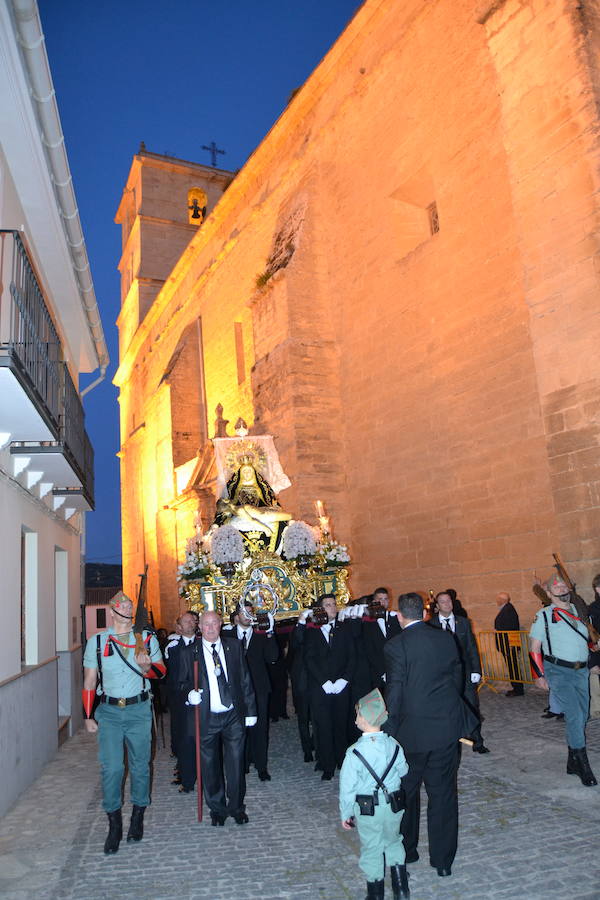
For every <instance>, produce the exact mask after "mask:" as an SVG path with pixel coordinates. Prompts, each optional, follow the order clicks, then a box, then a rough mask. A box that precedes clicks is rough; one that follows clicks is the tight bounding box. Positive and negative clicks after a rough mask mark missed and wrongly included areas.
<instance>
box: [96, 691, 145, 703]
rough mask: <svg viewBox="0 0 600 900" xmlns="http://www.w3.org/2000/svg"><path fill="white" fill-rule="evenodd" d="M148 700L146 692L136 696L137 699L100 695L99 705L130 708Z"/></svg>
mask: <svg viewBox="0 0 600 900" xmlns="http://www.w3.org/2000/svg"><path fill="white" fill-rule="evenodd" d="M147 699H148V691H142V693H141V694H138V695H137V697H107V696H106V694H102V696H101V697H100V703H110V705H111V706H121V707H123V706H131V705H132V703H143V701H144V700H147Z"/></svg>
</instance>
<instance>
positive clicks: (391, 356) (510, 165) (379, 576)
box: [115, 0, 600, 627]
mask: <svg viewBox="0 0 600 900" xmlns="http://www.w3.org/2000/svg"><path fill="white" fill-rule="evenodd" d="M598 25H599V23H598V16H597V12H596V4H592V3H589V2H585V3H580V4H578V5H577V7H576V8H572V5H571V4H569V3H566V2H565V0H548V2H545V3H543V4H542V3H538V2H537V0H505V2H497V3H480V2H476V0H440V2H438V3H435V4H423V3H421V2H418V0H407V2H404V3H402V4H399V3H395V2H393V0H367V2H366V3H364V4H363V5H362V6H361V8H360V9H359V11H358V12H357V14H356V16H355V17H354V19H353V21H352V22H351V23H350V24H349V25H348V27H347V28H346V30H345V31H344V33H343V34H342V35H341V37H340V38H339V40H338V41H337V42H336V44H335V45H334V46H333V47H332V48H331V50H330V52H329V53H328V54H327V56H326V57H325V58H324V59H323V61H322V62H321V63H320V64H319V66H318V67H317V68H316V69H315V71H314V72H313V74H312V75H311V76H310V77H309V78H308V80H307V81H306V83H305V84H304V85H303V87H302V88H301V90H300V91H299V92H298V93H297V94H296V95H295V96H294V98H293V100H292V101H291V102H290V103H289V105H288V106H287V108H286V109H285V111H284V112H283V114H282V115H281V117H280V118H279V120H278V121H277V122H276V123H275V125H274V126H273V127H272V129H271V130H270V132H269V133H268V135H267V136H266V137H265V139H264V141H263V142H262V143H261V144H260V146H259V147H258V148H257V149H256V150H255V151H254V153H253V154H252V156H251V157H250V158H249V160H248V162H247V163H246V165H245V166H244V167H243V168H242V169H241V171H240V172H239V173H238V174H237V175H236V176H235V178H234V177H233V175H232V174H231V173H227V172H224V171H223V170H220V169H212V168H211V167H207V166H199V165H196V164H194V163H185V162H183V161H181V160H176V159H173V158H171V157H161V156H159V155H158V154H153V153H150V152H149V151H145V150H144V151H141V152H140V153H138V154H137V155H136V156H135V158H134V161H133V164H132V169H131V173H130V175H129V178H128V181H127V185H126V188H125V191H124V195H123V201H122V203H121V206H120V209H119V214H118V221H119V222H120V223H121V224H122V226H123V235H124V251H123V257H122V260H121V272H122V278H123V307H122V311H121V315H120V317H119V330H120V339H121V356H120V366H119V370H118V372H117V375H116V379H115V381H116V383H117V384H118V386H119V389H120V414H121V452H120V457H121V474H122V500H123V564H124V587H125V589H126V590H128V591H131V590H133V586H134V583H135V581H136V578H137V574H138V573H139V572H141V571H143V566H144V564H145V563H148V565H149V582H148V586H149V600H150V603H151V605H152V607H153V610H154V614H155V620H156V621H157V623H158V622H161V623H164V624H167V625H169V624H170V623H171V622H172V620H173V619H174V618H175V616H176V615H177V613H178V612H179V611H180V610H181V608H182V606H181V604H182V600H181V598H180V595H179V592H178V586H177V580H176V573H177V569H178V566H179V565H181V563H182V562H183V560H184V558H185V551H186V541H187V539H188V538H189V536H190V535H193V534H194V520H195V518H196V517H197V516H198V515H199V516H200V517H201V520H202V522H203V523H204V524H205V525H207V524H208V523H209V522H211V521H212V515H213V511H214V506H215V502H216V499H217V497H218V492H217V483H216V470H215V461H214V453H213V448H212V444H211V442H210V439H211V438H212V437H213V436H214V435H218V434H219V432H218V430H217V428H216V427H215V426H214V425H213V422H214V418H215V410H216V409H217V406H218V405H219V404H220V405H221V406H222V410H221V413H220V418H219V417H217V419H218V421H220V422H221V424H222V422H223V421H225V420H227V419H228V420H230V424H229V426H227V427H228V428H229V430H228V431H227V432H226V433H227V434H231V433H232V432H231V430H232V427H233V426H234V425H235V422H236V420H237V418H238V417H242V418H243V419H244V420H245V422H247V423H248V429H249V433H250V437H252V435H259V434H271V435H273V437H274V440H275V444H276V446H277V450H278V453H279V456H280V458H281V462H282V465H283V468H284V469H285V471H286V472H287V473H288V475H289V478H290V481H291V487H289V488H287V489H286V491H285V493H284V498H282V499H283V505H284V506H285V509H286V510H287V511H288V512H289V513H290V514H291V515H292V517H293V518H294V519H299V520H310V517H311V516H313V515H314V513H313V510H314V501H315V499H316V498H321V499H322V501H323V502H324V503H325V505H326V508H327V510H328V512H329V513H330V514H331V516H332V518H333V520H334V521H335V523H336V528H337V530H338V532H339V534H340V535H341V536H343V538H344V540H345V541H346V540H347V542H348V546H349V549H350V552H351V555H352V560H353V566H352V570H351V571H352V574H351V581H350V588H351V591H352V593H353V594H354V595H360V594H364V593H367V592H370V591H372V590H373V588H374V587H375V586H376V585H378V584H387V585H389V587H390V588H391V590H392V591H393V593H395V594H397V593H398V592H399V591H400V590H406V589H415V588H417V589H423V590H427V589H429V588H431V589H434V590H436V591H437V590H439V589H442V588H445V587H447V586H448V585H450V586H452V587H454V588H456V589H457V590H458V591H459V594H460V596H461V598H462V600H463V603H464V605H465V606H466V608H467V609H468V611H469V613H470V614H471V615H472V616H473V617H474V618H475V620H476V624H477V625H478V626H479V627H489V626H490V625H491V622H492V619H493V616H494V609H493V604H492V603H491V600H492V598H493V597H494V596H495V594H496V593H497V592H498V591H499V590H506V591H509V592H510V594H511V596H512V598H513V601H515V602H516V605H517V606H518V608H519V611H520V613H521V617H522V618H521V621H522V622H523V623H526V622H527V619H528V618H529V617H530V616H532V615H533V613H534V611H535V609H536V607H537V601H536V600H535V598H534V596H533V594H532V593H531V584H532V571H533V570H536V571H537V572H538V573H539V574H540V576H541V577H545V575H547V574H549V572H550V570H551V563H552V555H551V554H552V552H558V553H560V555H561V557H562V558H563V560H564V561H565V563H566V564H567V566H568V568H569V570H570V573H571V575H572V577H573V579H574V580H575V581H577V582H578V586H579V589H580V591H581V592H582V593H583V594H584V596H586V598H587V599H590V598H591V592H590V588H589V584H590V581H591V577H592V576H593V575H594V574H595V572H596V571H597V569H599V568H600V547H599V543H598V537H597V536H598V533H599V532H600V489H599V487H598V485H600V459H599V454H598V444H599V441H600V433H599V430H600V400H599V397H600V371H599V366H600V356H599V355H598V353H597V347H598V346H599V345H600V344H599V337H600V335H599V330H600V329H599V325H600V319H599V311H598V304H597V297H598V287H599V285H598V272H599V271H600V267H599V264H598V241H597V233H598V218H599V217H598V199H597V198H598V196H600V194H599V191H598V172H600V166H599V164H598V163H599V158H598V157H599V153H598V135H599V134H600V129H599V128H598V124H599V123H598V114H597V110H598V108H599V104H598V99H599V98H598V96H597V93H598V91H597V84H598V79H597V73H596V63H595V60H596V59H597V51H598V35H599V28H598ZM192 189H198V190H200V191H203V192H204V193H205V194H206V198H207V203H206V215H204V213H202V218H201V219H200V218H199V217H198V218H196V219H194V220H192V218H191V214H192V213H193V203H191V202H190V198H191V199H193V196H192V195H191V194H190V191H192ZM198 196H200V195H198ZM200 199H202V197H200ZM197 205H198V207H199V206H200V200H198V204H197ZM190 206H191V207H192V209H190ZM201 209H204V207H201ZM192 221H193V222H194V223H195V224H190V222H192ZM186 466H189V467H191V468H194V469H195V472H194V477H193V478H191V479H190V478H187V479H184V478H183V476H184V471H185V467H186ZM188 474H189V473H188ZM182 480H184V481H185V484H186V485H187V487H186V489H185V490H184V491H182V490H180V486H181V484H182V483H183V482H182Z"/></svg>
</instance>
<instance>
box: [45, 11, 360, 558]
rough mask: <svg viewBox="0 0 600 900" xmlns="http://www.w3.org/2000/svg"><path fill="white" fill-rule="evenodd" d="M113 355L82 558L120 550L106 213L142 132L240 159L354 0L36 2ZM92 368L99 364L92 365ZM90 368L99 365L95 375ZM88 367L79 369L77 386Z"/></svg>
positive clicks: (99, 401) (113, 303)
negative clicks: (210, 147)
mask: <svg viewBox="0 0 600 900" xmlns="http://www.w3.org/2000/svg"><path fill="white" fill-rule="evenodd" d="M38 3H39V8H40V15H41V19H42V27H43V29H44V33H45V36H46V46H47V51H48V57H49V59H50V67H51V70H52V77H53V79H54V87H55V89H56V94H57V99H58V106H59V109H60V114H61V119H62V125H63V131H64V134H65V138H66V143H67V152H68V155H69V161H70V164H71V172H72V174H73V180H74V182H75V190H76V194H77V200H78V204H79V210H80V215H81V221H82V224H83V233H84V235H85V238H86V242H87V248H88V254H89V258H90V263H91V266H92V274H93V278H94V284H95V288H96V295H97V298H98V303H99V304H100V309H101V312H102V320H103V323H104V330H105V333H106V339H107V343H108V348H109V351H110V355H111V366H110V369H109V372H108V376H107V379H106V381H105V382H104V383H103V384H102V385H100V387H97V388H95V389H94V390H93V391H92V392H91V393H90V394H88V395H87V397H86V398H85V408H86V423H87V425H86V427H87V430H88V432H89V434H90V437H91V439H92V442H93V444H94V447H95V451H96V511H95V512H94V513H90V514H89V515H88V518H87V522H88V554H87V558H88V560H95V561H104V562H119V561H120V559H121V531H120V515H119V466H118V459H117V458H116V455H115V454H116V453H117V450H118V449H119V425H118V404H117V391H116V388H115V387H113V385H112V377H113V375H114V372H115V370H116V367H117V363H118V349H117V347H118V344H117V329H116V326H115V324H114V323H115V321H116V318H117V316H118V314H119V306H120V298H119V276H118V272H117V268H116V267H117V263H118V261H119V256H120V252H121V243H120V229H119V228H118V227H117V226H116V225H115V224H114V221H113V220H114V215H115V212H116V209H117V206H118V204H119V200H120V197H121V190H122V187H123V184H124V182H125V178H126V177H127V173H128V171H129V167H130V165H131V159H132V156H133V154H134V153H136V152H137V150H138V148H139V145H140V141H142V140H143V141H145V143H146V147H147V149H148V150H151V151H152V152H154V153H169V154H173V155H175V156H179V157H181V158H182V159H189V160H194V161H198V162H202V163H205V164H209V163H210V157H209V154H208V153H206V151H203V150H201V147H202V145H203V144H210V143H211V141H213V140H215V141H216V142H217V143H218V146H219V147H222V148H224V149H225V150H226V155H225V156H220V157H219V159H218V165H219V166H220V167H222V168H226V169H232V170H234V169H239V168H240V167H241V166H243V164H244V162H245V161H246V159H247V158H248V156H249V155H250V153H251V152H252V151H253V150H254V148H255V147H256V146H257V145H258V144H259V143H260V141H261V140H262V138H263V137H264V136H265V134H266V133H267V131H268V130H269V128H270V127H271V125H272V124H273V123H274V122H275V120H276V119H277V117H278V116H279V115H280V114H281V112H282V111H283V109H284V107H285V105H286V102H287V99H288V97H289V94H290V92H291V91H292V90H294V88H296V87H298V86H299V85H301V84H302V83H303V82H304V81H305V80H306V78H307V77H308V75H310V73H311V71H312V70H313V69H314V68H315V66H316V65H317V63H318V62H319V60H320V59H321V58H322V57H323V56H324V54H325V53H326V52H327V50H328V49H329V48H330V46H331V45H332V44H333V43H334V41H335V40H336V38H337V37H338V36H339V35H340V34H341V32H342V31H343V29H344V27H345V25H346V24H347V22H348V21H349V20H350V19H351V18H352V16H353V15H354V13H355V12H356V10H357V9H358V7H359V6H360V2H359V0H302V2H300V3H292V2H289V0H221V2H213V3H207V2H206V0H171V2H170V3H166V2H165V0H102V2H101V3H98V2H96V0H38ZM96 374H97V373H96ZM92 377H96V376H92ZM89 381H90V378H89V377H84V378H83V379H82V386H85V384H87V383H89Z"/></svg>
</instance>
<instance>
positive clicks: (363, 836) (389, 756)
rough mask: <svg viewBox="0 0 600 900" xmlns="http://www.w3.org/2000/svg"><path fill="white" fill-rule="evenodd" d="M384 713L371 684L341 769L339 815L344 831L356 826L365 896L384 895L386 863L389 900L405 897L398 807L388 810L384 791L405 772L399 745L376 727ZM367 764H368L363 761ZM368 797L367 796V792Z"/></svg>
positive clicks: (390, 789)
mask: <svg viewBox="0 0 600 900" xmlns="http://www.w3.org/2000/svg"><path fill="white" fill-rule="evenodd" d="M387 718H388V714H387V710H386V708H385V703H384V702H383V697H382V696H381V693H380V691H379V690H378V689H377V688H376V689H375V690H373V691H371V692H370V693H369V694H367V695H366V696H365V697H362V698H361V699H360V700H359V701H358V703H357V704H356V726H357V728H358V729H359V730H360V731H362V732H363V733H362V736H361V737H360V738H359V739H358V741H357V742H356V743H355V744H353V745H352V746H351V747H348V750H347V751H346V756H345V759H344V763H343V765H342V769H341V771H340V816H341V819H342V827H343V828H344V829H346V830H349V829H350V828H352V827H353V826H354V825H355V824H356V826H357V829H358V836H359V838H360V858H359V863H358V864H359V866H360V868H361V869H362V871H363V872H364V873H365V875H366V877H367V900H370V898H380V897H383V896H384V884H385V882H384V877H385V864H386V862H387V863H388V865H389V866H390V871H391V875H392V889H393V892H394V900H400V898H405V897H409V896H410V892H409V890H408V875H407V872H406V865H405V862H404V861H405V853H404V845H403V843H402V837H401V835H400V834H399V830H400V821H401V819H402V811H398V812H393V811H392V808H391V807H392V803H390V802H388V799H389V795H388V794H386V792H384V791H383V790H382V789H381V788H380V787H378V784H377V779H376V778H375V777H374V775H373V774H371V772H370V771H369V766H370V768H371V770H372V772H373V773H374V774H375V775H377V776H378V779H379V780H380V781H382V782H383V784H384V785H385V788H386V789H387V791H388V792H397V791H399V788H400V780H401V778H402V776H403V775H406V773H407V772H408V766H407V764H406V760H405V758H404V752H403V750H402V747H401V746H400V744H399V743H398V742H397V741H396V740H394V738H393V737H390V735H388V734H385V733H384V732H383V731H381V730H380V729H381V725H383V723H384V722H386V721H387ZM365 763H367V765H365ZM369 795H370V796H369Z"/></svg>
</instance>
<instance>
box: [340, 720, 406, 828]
mask: <svg viewBox="0 0 600 900" xmlns="http://www.w3.org/2000/svg"><path fill="white" fill-rule="evenodd" d="M355 747H356V749H357V750H358V752H359V753H360V754H362V756H364V758H365V759H366V760H367V762H368V763H369V765H370V766H371V768H372V769H373V771H375V772H377V774H378V775H379V777H380V778H381V776H382V775H383V773H384V772H385V770H386V769H387V767H388V765H389V762H390V760H391V758H392V756H393V755H394V750H395V749H396V747H400V744H399V743H398V741H396V740H394V738H393V737H391V736H390V735H389V734H385V733H384V732H383V731H375V732H373V733H371V734H367V733H365V734H363V735H361V737H360V738H359V739H358V740H357V742H356V743H355V744H353V745H352V746H351V747H348V749H347V750H346V756H345V757H344V763H343V765H342V769H341V771H340V818H341V819H342V821H345V820H346V819H349V818H350V816H352V815H354V804H355V800H356V795H357V794H372V793H373V791H374V790H375V788H376V787H377V783H376V782H375V779H374V778H373V776H372V775H371V774H370V772H369V771H368V769H367V768H366V766H365V764H364V763H363V762H361V760H360V759H359V758H358V756H356V755H355V754H354V753H353V752H352V751H353V749H354V748H355ZM407 772H408V766H407V764H406V759H405V758H404V751H403V749H402V747H400V749H399V751H398V756H397V757H396V761H395V763H394V765H393V766H392V768H391V769H390V771H389V772H388V774H387V775H386V777H385V781H384V782H383V783H384V784H385V786H386V788H387V789H388V790H389V791H397V790H398V788H399V787H400V779H401V778H402V776H403V775H406V773H407ZM379 802H380V803H385V798H384V797H383V794H382V792H381V791H379Z"/></svg>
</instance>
